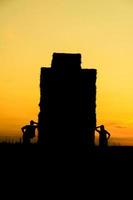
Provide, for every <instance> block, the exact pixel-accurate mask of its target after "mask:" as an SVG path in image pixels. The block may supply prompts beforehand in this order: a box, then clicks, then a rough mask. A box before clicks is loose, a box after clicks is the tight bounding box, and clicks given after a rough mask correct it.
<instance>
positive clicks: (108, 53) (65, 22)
mask: <svg viewBox="0 0 133 200" xmlns="http://www.w3.org/2000/svg"><path fill="white" fill-rule="evenodd" d="M132 36H133V3H132V2H131V1H129V0H112V1H106V0H100V1H99V0H82V1H81V0H38V1H36V0H10V1H9V0H1V1H0V66H1V73H0V91H1V101H0V111H1V115H0V135H3V134H4V135H17V136H20V135H21V131H20V128H21V126H23V125H24V124H26V123H28V122H29V120H30V119H34V120H37V115H38V112H39V107H38V103H39V75H40V67H41V66H50V62H51V57H52V53H53V52H72V53H73V52H74V53H81V54H82V67H83V68H84V67H86V68H92V67H93V68H96V69H97V71H98V74H97V124H98V125H99V124H101V123H103V124H105V127H106V128H107V129H108V130H109V131H110V132H111V134H112V138H115V137H117V138H118V139H117V141H118V143H121V144H125V143H126V144H129V142H130V144H131V142H132V144H133V139H132V138H133V103H132V102H133V78H132V74H133V56H132V52H133V37H132ZM128 138H130V141H129V140H128Z"/></svg>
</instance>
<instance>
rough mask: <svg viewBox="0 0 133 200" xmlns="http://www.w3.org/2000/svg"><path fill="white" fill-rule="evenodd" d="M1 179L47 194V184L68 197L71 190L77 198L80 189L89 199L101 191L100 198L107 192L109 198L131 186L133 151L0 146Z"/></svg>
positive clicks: (119, 148)
mask: <svg viewBox="0 0 133 200" xmlns="http://www.w3.org/2000/svg"><path fill="white" fill-rule="evenodd" d="M0 175H1V176H2V175H3V176H4V180H5V181H6V183H7V180H8V182H9V181H11V182H12V180H15V181H16V184H17V185H18V187H19V184H18V182H23V183H24V186H25V184H28V188H29V185H30V184H32V183H33V184H34V187H35V188H36V186H37V185H38V184H40V185H41V186H42V189H41V191H42V192H43V191H45V192H46V190H45V186H44V183H45V184H46V185H47V186H50V188H51V187H54V188H55V187H57V188H58V190H56V192H57V191H59V193H60V191H61V190H62V189H61V188H64V189H65V193H64V194H63V195H66V194H67V193H68V188H71V189H72V191H75V194H76V193H78V192H79V191H80V188H81V186H83V187H84V188H86V190H87V192H88V195H90V193H91V191H92V189H93V190H94V189H95V191H97V188H101V189H100V192H101V196H106V195H105V190H106V191H107V192H108V193H109V194H110V192H111V193H112V192H114V191H115V190H117V191H118V186H121V188H122V186H123V188H124V190H122V189H120V193H122V192H123V191H125V187H126V186H127V185H130V186H131V185H132V180H133V147H126V146H125V147H124V146H123V147H122V146H119V147H117V146H112V147H108V148H106V149H99V148H98V147H95V148H94V149H89V148H88V147H87V146H69V147H66V146H63V145H62V146H56V145H55V146H54V147H53V146H41V145H37V144H31V145H22V144H14V145H12V144H1V145H0ZM16 176H17V179H16V178H15V179H14V177H16ZM5 177H6V178H5ZM31 182H32V183H31ZM130 182H131V184H130ZM11 184H12V183H11ZM51 185H52V186H51ZM65 185H66V186H65ZM109 185H110V187H109ZM75 186H76V187H75ZM39 187H40V186H39ZM74 188H75V189H74ZM77 188H78V189H77ZM31 192H33V191H32V190H31ZM50 194H51V193H50ZM60 194H61V193H60ZM98 194H99V195H100V193H98ZM93 195H94V196H95V195H96V194H95V193H93ZM94 199H95V198H94Z"/></svg>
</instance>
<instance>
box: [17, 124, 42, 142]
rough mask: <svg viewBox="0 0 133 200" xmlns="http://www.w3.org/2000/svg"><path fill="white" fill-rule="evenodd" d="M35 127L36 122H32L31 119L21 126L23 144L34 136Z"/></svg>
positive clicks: (36, 126)
mask: <svg viewBox="0 0 133 200" xmlns="http://www.w3.org/2000/svg"><path fill="white" fill-rule="evenodd" d="M35 124H36V125H35ZM36 128H38V123H37V122H34V121H33V120H31V121H30V124H28V125H26V126H23V127H22V128H21V130H22V132H23V143H24V144H29V143H30V140H31V139H32V138H34V137H35V130H36Z"/></svg>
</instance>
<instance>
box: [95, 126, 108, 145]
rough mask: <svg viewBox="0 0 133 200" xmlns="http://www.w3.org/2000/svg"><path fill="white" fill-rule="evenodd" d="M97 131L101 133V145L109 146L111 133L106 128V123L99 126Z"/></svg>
mask: <svg viewBox="0 0 133 200" xmlns="http://www.w3.org/2000/svg"><path fill="white" fill-rule="evenodd" d="M96 131H97V132H98V133H99V146H100V147H106V146H108V140H109V138H110V133H109V132H108V131H106V130H105V128H104V125H101V126H97V127H96Z"/></svg>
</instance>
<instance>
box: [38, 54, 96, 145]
mask: <svg viewBox="0 0 133 200" xmlns="http://www.w3.org/2000/svg"><path fill="white" fill-rule="evenodd" d="M39 106H40V113H39V135H38V143H43V144H55V145H56V144H89V145H91V146H93V145H94V132H95V127H96V70H95V69H81V55H80V54H65V53H54V54H53V59H52V63H51V68H47V67H43V68H41V77H40V104H39Z"/></svg>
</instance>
